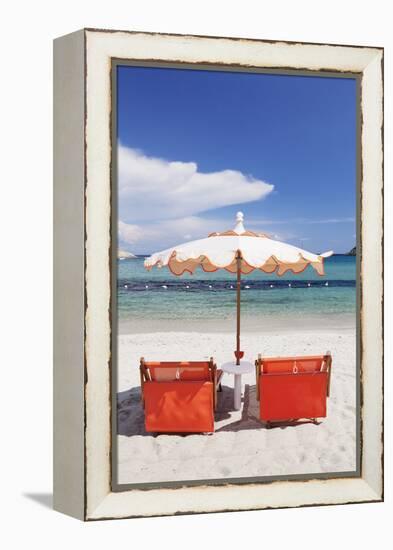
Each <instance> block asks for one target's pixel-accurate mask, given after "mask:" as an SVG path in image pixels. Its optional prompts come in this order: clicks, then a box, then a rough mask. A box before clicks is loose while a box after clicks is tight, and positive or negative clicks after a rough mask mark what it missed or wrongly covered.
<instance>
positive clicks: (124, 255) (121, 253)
mask: <svg viewBox="0 0 393 550" xmlns="http://www.w3.org/2000/svg"><path fill="white" fill-rule="evenodd" d="M131 258H136V256H135V255H134V254H131V252H127V250H118V251H117V259H118V260H129V259H131Z"/></svg>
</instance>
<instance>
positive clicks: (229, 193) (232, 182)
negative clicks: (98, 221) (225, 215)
mask: <svg viewBox="0 0 393 550" xmlns="http://www.w3.org/2000/svg"><path fill="white" fill-rule="evenodd" d="M118 174H119V176H118V177H119V183H118V185H119V218H120V219H121V220H122V221H123V222H130V223H133V224H134V223H140V222H143V223H146V222H149V221H155V220H169V219H176V218H178V219H184V218H189V217H192V216H195V215H197V214H200V213H202V212H206V211H208V210H212V209H214V208H220V207H223V206H230V205H235V204H242V203H247V202H252V201H257V200H260V199H262V198H264V197H265V196H266V195H268V194H269V193H271V192H272V191H273V189H274V186H273V185H271V184H269V183H266V182H264V181H262V180H257V179H254V178H253V177H252V176H249V175H245V174H243V173H242V172H239V171H236V170H229V169H227V170H222V171H219V172H209V173H202V172H199V171H198V165H197V164H196V163H195V162H179V161H168V160H164V159H159V158H154V157H147V156H146V155H144V154H143V153H142V152H140V151H138V150H136V149H131V148H128V147H125V146H123V145H121V144H120V145H119V147H118Z"/></svg>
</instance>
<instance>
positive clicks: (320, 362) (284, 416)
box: [255, 352, 332, 424]
mask: <svg viewBox="0 0 393 550" xmlns="http://www.w3.org/2000/svg"><path fill="white" fill-rule="evenodd" d="M255 367H256V379H257V384H256V387H257V399H258V400H259V412H260V418H261V420H263V421H264V422H266V423H268V424H269V423H270V422H280V421H285V420H299V419H302V418H307V419H308V418H309V419H312V420H313V421H316V419H317V418H324V417H326V400H327V397H329V394H330V376H331V368H332V356H331V355H330V352H327V353H326V354H325V355H313V356H306V357H261V356H260V355H258V359H257V360H256V361H255Z"/></svg>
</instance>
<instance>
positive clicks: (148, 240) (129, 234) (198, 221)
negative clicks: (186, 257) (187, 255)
mask: <svg viewBox="0 0 393 550" xmlns="http://www.w3.org/2000/svg"><path fill="white" fill-rule="evenodd" d="M233 225H234V222H233V221H232V222H231V223H229V224H228V223H227V222H226V221H223V220H217V219H208V220H205V219H203V218H201V217H198V216H189V217H185V218H177V219H174V220H161V221H157V222H150V223H146V224H140V225H135V224H126V223H124V222H122V221H120V222H119V244H120V245H121V246H123V247H124V248H126V249H127V250H130V251H131V252H133V253H136V254H144V253H146V252H156V251H157V250H162V249H165V248H169V247H170V246H174V245H176V244H181V243H183V242H186V241H190V240H194V239H203V238H205V237H207V236H208V235H209V233H212V232H213V231H225V230H226V229H230V228H231V227H232V226H233Z"/></svg>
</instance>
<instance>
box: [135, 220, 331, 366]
mask: <svg viewBox="0 0 393 550" xmlns="http://www.w3.org/2000/svg"><path fill="white" fill-rule="evenodd" d="M243 221H244V216H243V213H242V212H238V213H237V215H236V226H235V228H234V229H233V230H229V231H225V232H223V233H218V232H217V233H211V234H210V235H209V236H208V237H207V238H205V239H199V240H195V241H189V242H186V243H184V244H180V245H176V246H173V247H171V248H168V249H166V250H162V251H161V252H156V253H155V254H152V255H151V256H150V257H149V258H147V259H146V260H145V263H144V265H145V268H146V269H148V270H150V269H151V268H152V267H154V266H156V267H159V268H161V267H168V268H169V270H170V271H171V272H172V273H173V275H177V276H179V275H182V274H183V273H185V272H188V273H191V274H192V273H194V271H195V269H196V268H197V267H198V266H200V267H201V268H202V269H203V271H206V272H207V273H212V272H214V271H217V270H218V269H225V270H226V271H229V272H230V273H236V275H237V288H236V292H237V316H236V351H235V356H236V364H238V365H239V364H240V359H241V358H242V357H243V354H244V353H243V352H242V351H240V290H241V275H242V274H243V275H247V274H248V273H251V272H252V271H254V270H255V269H259V270H260V271H263V272H265V273H276V274H277V275H279V276H281V275H284V274H285V273H286V272H287V271H292V272H293V273H295V274H296V273H301V272H302V271H304V270H305V269H306V268H307V267H308V266H309V265H311V266H312V267H313V268H314V269H315V271H316V272H317V273H318V275H324V266H323V260H324V258H328V257H329V256H331V255H332V254H333V252H332V251H329V252H325V253H323V254H312V253H311V252H307V251H306V250H303V249H301V248H298V247H296V246H293V245H291V244H287V243H284V242H281V241H276V240H274V239H271V238H270V237H269V236H268V235H266V234H264V233H255V232H253V231H246V229H245V228H244V224H243Z"/></svg>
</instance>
